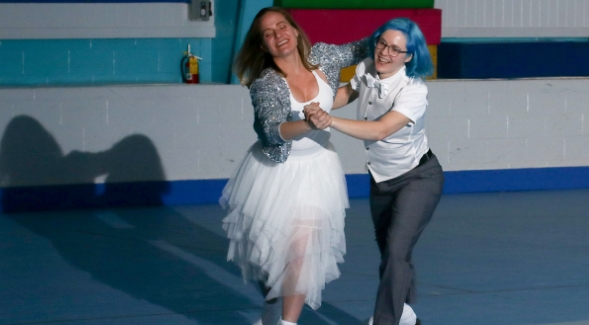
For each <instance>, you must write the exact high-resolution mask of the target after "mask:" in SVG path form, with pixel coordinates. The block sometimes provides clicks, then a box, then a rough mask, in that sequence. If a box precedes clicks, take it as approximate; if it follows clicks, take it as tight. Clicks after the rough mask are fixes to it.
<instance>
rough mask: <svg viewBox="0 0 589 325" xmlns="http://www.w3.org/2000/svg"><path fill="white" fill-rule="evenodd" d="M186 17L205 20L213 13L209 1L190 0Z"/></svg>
mask: <svg viewBox="0 0 589 325" xmlns="http://www.w3.org/2000/svg"><path fill="white" fill-rule="evenodd" d="M188 6H189V8H188V19H190V20H202V21H207V20H209V18H210V17H211V16H212V15H213V8H212V6H213V5H212V2H211V1H201V0H191V1H190V4H189V5H188Z"/></svg>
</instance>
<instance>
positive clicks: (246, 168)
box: [220, 8, 368, 325]
mask: <svg viewBox="0 0 589 325" xmlns="http://www.w3.org/2000/svg"><path fill="white" fill-rule="evenodd" d="M367 49H368V48H367V46H366V43H365V42H364V41H359V42H355V43H350V44H345V45H341V46H336V45H328V44H324V43H318V44H315V45H314V46H311V44H310V42H309V40H308V39H307V37H306V36H305V34H304V32H303V31H302V30H301V28H300V27H299V26H298V24H297V23H296V22H295V21H294V20H293V19H292V17H291V16H290V14H289V13H288V12H287V11H286V10H284V9H281V8H265V9H262V10H261V11H260V12H259V13H258V14H257V15H256V17H255V19H254V21H253V23H252V25H251V27H250V29H249V31H248V33H247V36H246V39H245V42H244V44H243V47H242V48H241V50H240V52H239V54H238V56H237V58H236V62H235V70H236V73H237V75H238V77H239V79H240V80H241V82H242V84H244V85H246V86H247V87H248V88H249V90H250V95H251V98H252V105H253V107H254V130H255V132H256V133H257V135H258V141H257V142H256V143H254V144H253V145H252V146H251V147H250V148H249V150H248V151H247V152H246V155H245V157H244V158H243V160H242V161H241V162H240V163H239V165H238V168H237V170H236V171H235V172H234V174H233V176H232V177H231V178H230V179H229V182H228V183H227V185H226V187H225V189H224V190H223V195H222V197H221V199H220V202H221V204H222V205H223V206H224V207H226V208H227V209H228V211H229V212H228V215H227V217H225V219H224V220H223V223H224V224H223V228H224V229H225V230H226V232H227V236H228V238H229V239H230V244H229V251H228V254H227V258H228V260H233V261H234V262H235V263H236V264H237V265H238V266H239V267H240V268H241V270H242V273H243V276H244V278H245V279H252V280H254V281H258V282H260V283H262V285H263V288H264V293H265V301H266V307H268V306H269V305H271V303H272V302H274V301H275V300H280V299H282V300H283V301H282V307H283V308H282V318H281V319H280V321H279V324H296V322H297V321H298V318H299V316H300V313H301V310H302V308H303V305H304V304H305V303H307V304H308V305H309V306H310V307H311V308H313V309H316V308H318V307H319V306H320V305H321V291H322V290H323V289H324V287H325V284H326V283H328V282H330V281H332V280H334V279H336V278H338V277H339V275H340V272H339V269H338V266H337V263H341V262H343V255H344V254H345V252H346V247H345V236H344V217H345V209H346V208H347V207H348V197H347V190H346V184H345V177H344V173H343V169H342V166H341V162H340V161H339V158H338V155H337V153H336V152H335V149H334V148H333V145H332V144H331V142H330V141H329V138H330V133H329V129H328V128H326V126H327V125H326V124H325V119H324V118H318V119H316V118H310V119H305V116H304V113H303V107H304V106H305V105H307V104H310V103H312V102H313V103H318V104H319V105H321V107H322V109H324V110H326V111H329V110H330V109H331V107H332V105H333V102H334V98H335V94H336V92H337V89H338V87H339V79H340V78H339V73H340V69H341V68H343V67H346V66H349V65H353V64H357V63H358V62H360V61H361V60H362V59H363V58H365V57H366V55H367ZM274 305H278V303H275V304H274ZM269 314H270V313H265V314H264V315H263V317H262V320H261V321H259V322H258V323H257V324H259V323H263V324H265V325H266V324H270V325H274V324H275V323H274V322H275V320H269V319H270V318H271V317H266V316H268V315H269ZM270 322H272V323H270Z"/></svg>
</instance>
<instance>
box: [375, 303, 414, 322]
mask: <svg viewBox="0 0 589 325" xmlns="http://www.w3.org/2000/svg"><path fill="white" fill-rule="evenodd" d="M372 321H373V319H372V317H370V319H369V320H368V322H367V323H368V325H372ZM415 323H417V315H415V312H414V311H413V308H411V306H409V305H407V304H403V314H402V315H401V320H400V321H399V325H415ZM364 324H366V321H365V323H364Z"/></svg>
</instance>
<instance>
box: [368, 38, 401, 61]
mask: <svg viewBox="0 0 589 325" xmlns="http://www.w3.org/2000/svg"><path fill="white" fill-rule="evenodd" d="M374 48H375V49H377V50H379V51H380V50H382V49H384V48H386V49H387V53H388V54H389V55H390V56H392V57H396V56H399V54H401V53H408V51H401V50H397V49H396V48H395V47H394V45H389V44H387V43H386V42H385V41H383V40H382V39H378V40H377V41H376V42H375V44H374Z"/></svg>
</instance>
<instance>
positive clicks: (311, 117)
mask: <svg viewBox="0 0 589 325" xmlns="http://www.w3.org/2000/svg"><path fill="white" fill-rule="evenodd" d="M303 113H304V114H305V120H306V121H307V123H309V125H310V126H311V128H313V129H325V128H327V127H329V126H330V125H331V115H329V114H328V113H327V112H325V111H324V110H323V109H321V107H320V106H319V103H316V102H312V103H310V104H309V105H305V107H304V109H303Z"/></svg>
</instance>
